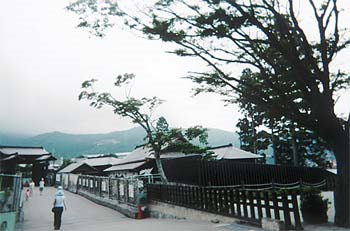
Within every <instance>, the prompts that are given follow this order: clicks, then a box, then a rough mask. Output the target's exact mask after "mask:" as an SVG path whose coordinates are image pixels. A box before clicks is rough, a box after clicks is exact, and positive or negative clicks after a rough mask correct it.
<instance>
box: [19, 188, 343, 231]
mask: <svg viewBox="0 0 350 231" xmlns="http://www.w3.org/2000/svg"><path fill="white" fill-rule="evenodd" d="M55 191H56V189H55V188H52V187H46V188H45V189H44V192H43V195H42V196H40V195H39V190H38V188H35V190H34V195H33V197H31V198H30V199H29V200H28V201H24V207H23V208H24V220H23V222H22V223H19V224H18V225H17V228H16V231H48V230H53V213H52V212H51V206H52V202H53V195H54V193H55ZM65 195H66V198H67V207H68V209H67V211H65V212H63V221H62V227H61V230H63V231H112V230H113V231H115V230H118V231H138V230H142V231H178V230H181V231H187V230H191V231H195V230H198V231H199V230H200V231H229V230H234V231H261V230H262V229H259V228H256V227H251V226H245V225H239V224H235V223H232V224H222V223H220V224H213V223H211V222H209V221H208V222H204V221H189V220H173V219H153V218H147V219H143V220H135V219H130V218H127V217H125V216H124V215H122V214H120V213H118V212H117V211H115V210H112V209H109V208H106V207H103V206H100V205H98V204H95V203H93V202H91V201H89V200H87V199H85V198H84V197H81V196H79V195H76V194H73V193H70V192H67V191H65ZM315 230H324V231H328V230H339V231H349V229H344V228H338V227H334V226H332V225H329V224H328V225H327V224H326V225H323V226H312V225H309V226H304V231H315Z"/></svg>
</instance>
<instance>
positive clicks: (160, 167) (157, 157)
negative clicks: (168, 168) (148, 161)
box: [154, 152, 168, 184]
mask: <svg viewBox="0 0 350 231" xmlns="http://www.w3.org/2000/svg"><path fill="white" fill-rule="evenodd" d="M154 157H155V160H156V165H157V169H158V174H159V175H160V179H161V181H162V183H164V184H166V183H168V179H167V178H166V176H165V173H164V170H163V165H162V161H161V159H160V154H159V153H158V152H155V153H154Z"/></svg>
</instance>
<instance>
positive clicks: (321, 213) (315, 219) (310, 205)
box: [300, 188, 329, 223]
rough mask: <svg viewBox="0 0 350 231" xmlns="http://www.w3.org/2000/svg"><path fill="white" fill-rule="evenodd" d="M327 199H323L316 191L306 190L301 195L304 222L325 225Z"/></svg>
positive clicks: (312, 189)
mask: <svg viewBox="0 0 350 231" xmlns="http://www.w3.org/2000/svg"><path fill="white" fill-rule="evenodd" d="M328 204H329V202H328V199H323V198H322V196H321V193H320V191H319V190H318V189H315V188H307V189H304V190H303V191H302V194H301V207H300V210H301V212H302V215H303V218H304V222H307V223H325V222H327V221H328V216H327V210H328Z"/></svg>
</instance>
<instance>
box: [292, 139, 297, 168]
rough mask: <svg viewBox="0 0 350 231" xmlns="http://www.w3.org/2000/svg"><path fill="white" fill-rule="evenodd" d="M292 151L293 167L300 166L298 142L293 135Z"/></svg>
mask: <svg viewBox="0 0 350 231" xmlns="http://www.w3.org/2000/svg"><path fill="white" fill-rule="evenodd" d="M292 151H293V165H294V166H296V167H297V166H299V160H298V151H297V142H296V140H295V137H294V135H292Z"/></svg>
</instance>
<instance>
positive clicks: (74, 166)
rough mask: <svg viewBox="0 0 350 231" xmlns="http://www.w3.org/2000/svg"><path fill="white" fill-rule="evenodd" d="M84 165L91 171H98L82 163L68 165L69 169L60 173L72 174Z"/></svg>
mask: <svg viewBox="0 0 350 231" xmlns="http://www.w3.org/2000/svg"><path fill="white" fill-rule="evenodd" d="M83 165H86V166H87V167H89V168H91V170H96V169H95V168H94V167H92V166H90V165H88V164H86V163H83V162H80V163H72V164H70V165H68V166H67V167H65V168H64V169H61V170H60V171H59V172H58V173H71V172H73V171H74V170H76V169H77V168H79V167H81V166H83Z"/></svg>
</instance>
